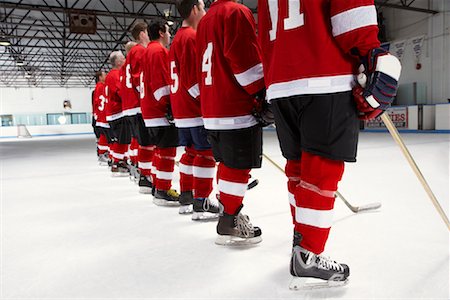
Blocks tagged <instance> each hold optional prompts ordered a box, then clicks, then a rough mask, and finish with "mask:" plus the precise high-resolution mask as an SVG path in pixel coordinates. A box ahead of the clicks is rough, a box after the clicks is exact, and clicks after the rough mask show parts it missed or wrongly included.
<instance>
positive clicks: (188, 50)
mask: <svg viewBox="0 0 450 300" xmlns="http://www.w3.org/2000/svg"><path fill="white" fill-rule="evenodd" d="M195 36H196V32H195V30H194V29H193V28H192V27H182V28H180V29H179V30H178V32H177V34H176V35H175V37H174V39H173V41H172V45H171V46H170V51H169V60H170V72H171V79H172V82H171V83H172V84H171V95H170V104H171V106H172V113H173V116H174V118H175V124H176V125H177V127H194V126H202V125H203V120H202V119H201V111H200V101H199V100H200V99H197V98H198V95H199V90H198V84H197V72H196V69H197V64H196V57H195V54H196V51H195Z"/></svg>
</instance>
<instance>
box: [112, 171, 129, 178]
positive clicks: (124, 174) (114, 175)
mask: <svg viewBox="0 0 450 300" xmlns="http://www.w3.org/2000/svg"><path fill="white" fill-rule="evenodd" d="M128 176H130V174H128V173H121V172H117V173H112V174H111V177H117V178H118V177H128Z"/></svg>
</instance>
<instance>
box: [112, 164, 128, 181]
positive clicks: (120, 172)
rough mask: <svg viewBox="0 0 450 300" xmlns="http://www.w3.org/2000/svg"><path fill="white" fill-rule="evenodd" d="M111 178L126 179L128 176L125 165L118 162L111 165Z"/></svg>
mask: <svg viewBox="0 0 450 300" xmlns="http://www.w3.org/2000/svg"><path fill="white" fill-rule="evenodd" d="M111 173H112V174H111V176H112V177H128V176H129V175H130V173H129V171H128V167H127V166H126V163H125V162H123V161H119V162H117V163H113V164H112V165H111Z"/></svg>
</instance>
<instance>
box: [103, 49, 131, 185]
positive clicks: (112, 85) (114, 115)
mask: <svg viewBox="0 0 450 300" xmlns="http://www.w3.org/2000/svg"><path fill="white" fill-rule="evenodd" d="M109 63H110V64H111V67H112V70H111V71H110V72H109V73H108V75H107V76H106V79H105V85H106V89H105V95H106V98H107V104H106V120H107V121H108V123H109V126H110V127H111V131H112V133H113V135H114V139H115V140H114V144H113V149H112V158H113V164H112V167H111V172H112V175H113V176H118V177H122V176H128V175H129V174H128V167H127V163H126V153H127V152H128V143H129V140H131V135H130V132H129V128H128V126H127V124H126V120H125V118H124V116H123V113H122V99H121V97H120V69H121V68H122V65H123V64H124V63H125V57H124V56H123V54H122V52H120V51H114V52H112V53H111V54H110V56H109Z"/></svg>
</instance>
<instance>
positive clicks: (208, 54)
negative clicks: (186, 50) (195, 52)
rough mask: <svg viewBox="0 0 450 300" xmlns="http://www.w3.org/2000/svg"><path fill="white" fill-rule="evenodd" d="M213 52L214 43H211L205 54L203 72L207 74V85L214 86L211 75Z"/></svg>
mask: <svg viewBox="0 0 450 300" xmlns="http://www.w3.org/2000/svg"><path fill="white" fill-rule="evenodd" d="M212 52H213V43H211V42H209V43H208V46H207V47H206V50H205V52H204V53H203V61H202V72H206V77H205V85H211V84H212V75H211V66H212V62H211V56H212Z"/></svg>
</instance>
